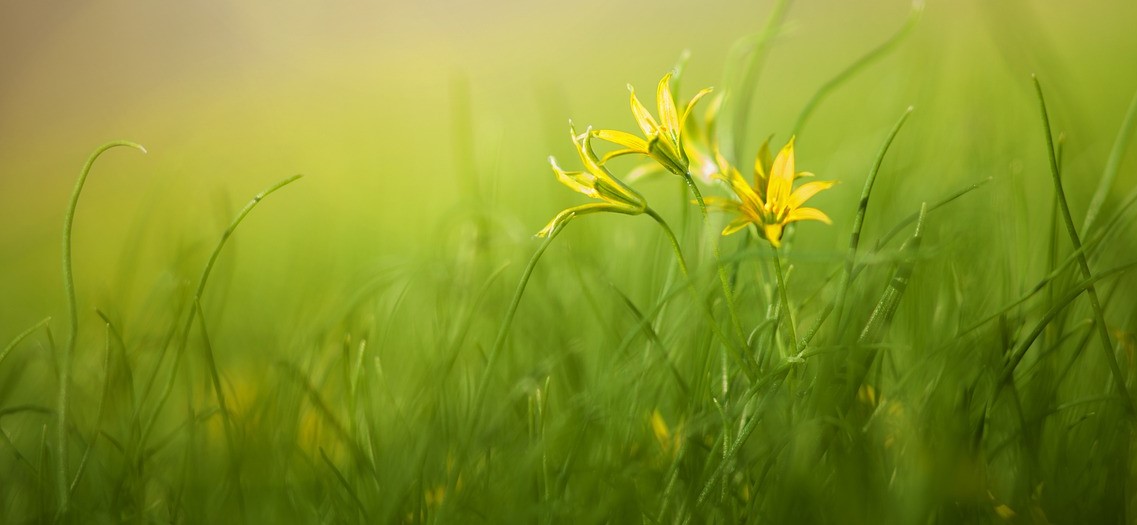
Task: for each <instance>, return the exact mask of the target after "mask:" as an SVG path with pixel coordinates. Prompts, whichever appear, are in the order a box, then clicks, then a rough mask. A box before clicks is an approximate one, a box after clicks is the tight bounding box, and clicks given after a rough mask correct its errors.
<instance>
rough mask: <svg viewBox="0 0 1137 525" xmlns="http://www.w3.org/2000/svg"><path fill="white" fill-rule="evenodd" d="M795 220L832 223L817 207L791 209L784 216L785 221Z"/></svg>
mask: <svg viewBox="0 0 1137 525" xmlns="http://www.w3.org/2000/svg"><path fill="white" fill-rule="evenodd" d="M795 221H821V222H824V223H825V224H833V221H832V220H830V219H829V216H828V215H826V214H825V212H823V211H821V210H819V209H817V208H798V209H796V210H793V211H791V212H790V214H789V215H787V216H786V222H795Z"/></svg>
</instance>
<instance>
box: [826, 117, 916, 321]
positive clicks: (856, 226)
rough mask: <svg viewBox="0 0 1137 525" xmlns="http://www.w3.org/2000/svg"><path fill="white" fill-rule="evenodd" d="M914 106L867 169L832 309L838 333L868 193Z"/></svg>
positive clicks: (867, 205) (866, 208)
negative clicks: (867, 173) (835, 315)
mask: <svg viewBox="0 0 1137 525" xmlns="http://www.w3.org/2000/svg"><path fill="white" fill-rule="evenodd" d="M914 109H915V108H913V107H912V106H908V109H906V110H904V114H903V115H901V116H900V120H897V121H896V124H895V125H893V126H892V130H891V131H889V132H888V137H887V138H885V139H884V144H882V145H881V147H880V151H879V152H878V153H877V155H876V159H875V160H873V163H872V167H871V168H870V169H869V176H868V178H867V179H865V187H864V189H863V190H862V191H861V200H860V202H859V203H858V204H857V215H856V217H855V218H854V219H853V233H851V234H850V235H849V252H848V254H847V255H846V256H845V273H844V275H842V277H841V287H840V288H839V289H838V292H837V302H836V306H835V307H834V310H835V311H836V312H837V330H838V333H843V332H844V330H845V322H846V319H845V299H846V296H847V295H848V293H849V283H850V282H852V278H853V266H854V264H855V263H856V258H857V247H858V246H859V245H860V243H861V228H862V227H863V226H864V224H865V212H866V211H867V210H868V207H869V195H871V194H872V188H873V184H875V183H876V176H877V174H878V173H880V166H881V164H883V163H884V156H885V154H886V153H888V148H889V147H890V146H892V141H893V139H895V138H896V134H897V133H900V128H901V127H902V126H904V122H905V121H907V120H908V116H909V115H911V114H912V111H913V110H914Z"/></svg>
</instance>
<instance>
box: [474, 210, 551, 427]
mask: <svg viewBox="0 0 1137 525" xmlns="http://www.w3.org/2000/svg"><path fill="white" fill-rule="evenodd" d="M567 224H568V222H565V223H563V224H561V225H560V226H558V227H556V228H553V230H552V231H550V232H549V234H548V235H547V236H546V237H545V240H544V241H543V242H542V243H541V245H540V246H538V247H537V251H535V252H533V256H532V257H530V258H529V264H527V265H525V271H523V272H522V273H521V280H520V281H519V282H518V283H517V290H516V291H514V292H513V300H512V301H511V302H510V303H509V309H508V310H506V312H505V319H503V320H502V321H501V327H500V328H498V331H497V338H495V339H494V343H493V347H492V348H491V349H490V354H489V357H488V358H487V359H486V368H485V371H483V372H482V378H481V379H480V380H479V381H478V387H477V390H475V391H474V405H473V412H472V413H471V416H472V417H471V421H476V420H477V418H478V416H479V414H480V413H481V407H482V402H483V401H484V400H485V395H486V387H487V386H488V385H489V381H490V374H491V373H492V372H493V368H494V364H495V363H497V358H498V355H499V354H501V349H502V347H504V346H505V339H506V337H507V336H508V335H509V326H510V325H511V324H513V317H514V316H515V315H517V307H518V306H519V305H520V304H521V296H522V295H524V294H525V286H526V285H528V284H529V277H530V276H532V275H533V269H534V268H536V267H537V261H539V260H541V255H543V254H544V253H545V250H547V249H549V245H550V244H552V243H553V239H555V238H557V235H558V234H560V233H561V230H563V229H564V227H565V225H567Z"/></svg>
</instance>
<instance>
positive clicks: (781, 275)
mask: <svg viewBox="0 0 1137 525" xmlns="http://www.w3.org/2000/svg"><path fill="white" fill-rule="evenodd" d="M774 270H775V273H776V274H778V292H779V294H780V295H781V296H782V315H784V316H785V317H784V319H785V321H786V326H787V327H788V328H789V331H790V341H791V343H792V344H793V355H795V356H796V355H797V354H798V345H799V342H798V339H797V328H795V327H794V314H793V310H790V298H789V295H788V294H787V293H786V272H785V270H783V269H782V251H781V250H779V249H777V248H774ZM782 357H783V358H785V357H789V356H786V355H783V356H782Z"/></svg>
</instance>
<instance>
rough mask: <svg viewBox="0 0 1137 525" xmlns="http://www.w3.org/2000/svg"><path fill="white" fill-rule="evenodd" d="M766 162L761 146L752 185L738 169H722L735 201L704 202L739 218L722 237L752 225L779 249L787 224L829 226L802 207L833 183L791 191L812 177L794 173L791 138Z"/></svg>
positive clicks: (817, 212)
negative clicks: (799, 179)
mask: <svg viewBox="0 0 1137 525" xmlns="http://www.w3.org/2000/svg"><path fill="white" fill-rule="evenodd" d="M768 159H769V148H768V147H766V145H763V147H762V150H761V151H759V153H758V158H757V159H756V160H755V162H754V185H753V186H751V185H750V184H749V183H747V182H746V179H744V178H742V175H741V174H740V173H739V172H738V169H736V168H734V167H733V166H726V167H727V168H728V169H727V170H725V171H726V173H725V174H724V175H723V176H724V177H725V178H726V179H727V182H729V183H730V188H731V190H733V191H734V194H735V195H736V196H737V197H738V200H737V201H735V200H731V199H722V198H714V197H712V198H709V199H708V200H707V204H708V205H714V206H717V207H719V208H723V209H728V210H731V211H734V212H736V213H738V215H739V216H738V217H737V218H735V219H734V220H733V221H731V222H730V224H727V226H726V228H724V229H723V231H722V234H723V235H730V234H732V233H735V232H737V231H739V230H741V229H743V228H745V227H746V226H747V225H748V224H751V223H753V224H754V225H756V226H758V231H759V232H760V233H761V234H762V236H763V237H765V238H766V240H768V241H770V244H771V245H773V246H774V247H775V248H777V247H779V246H781V239H782V232H783V230H784V229H785V227H786V225H787V224H789V223H791V222H796V221H807V220H813V221H821V222H824V223H826V224H831V223H832V221H830V220H829V216H828V215H825V213H824V212H822V211H821V210H819V209H817V208H806V207H803V206H802V205H803V204H805V201H807V200H809V199H810V198H811V197H813V196H814V195H817V193H818V192H821V191H822V190H826V189H829V188H830V187H832V186H833V185H834V184H836V183H835V182H834V181H815V182H807V183H805V184H802V185H801V186H798V188H797V189H796V190H795V189H794V188H793V184H794V181H795V180H796V179H798V178H802V177H810V176H812V174H811V173H807V172H798V171H795V166H794V139H793V138H792V137H791V138H790V141H789V142H788V143H787V144H786V145H785V147H783V148H782V150H781V151H780V152H778V156H777V157H775V158H774V160H773V161H772V162H771V161H769V160H768Z"/></svg>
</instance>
